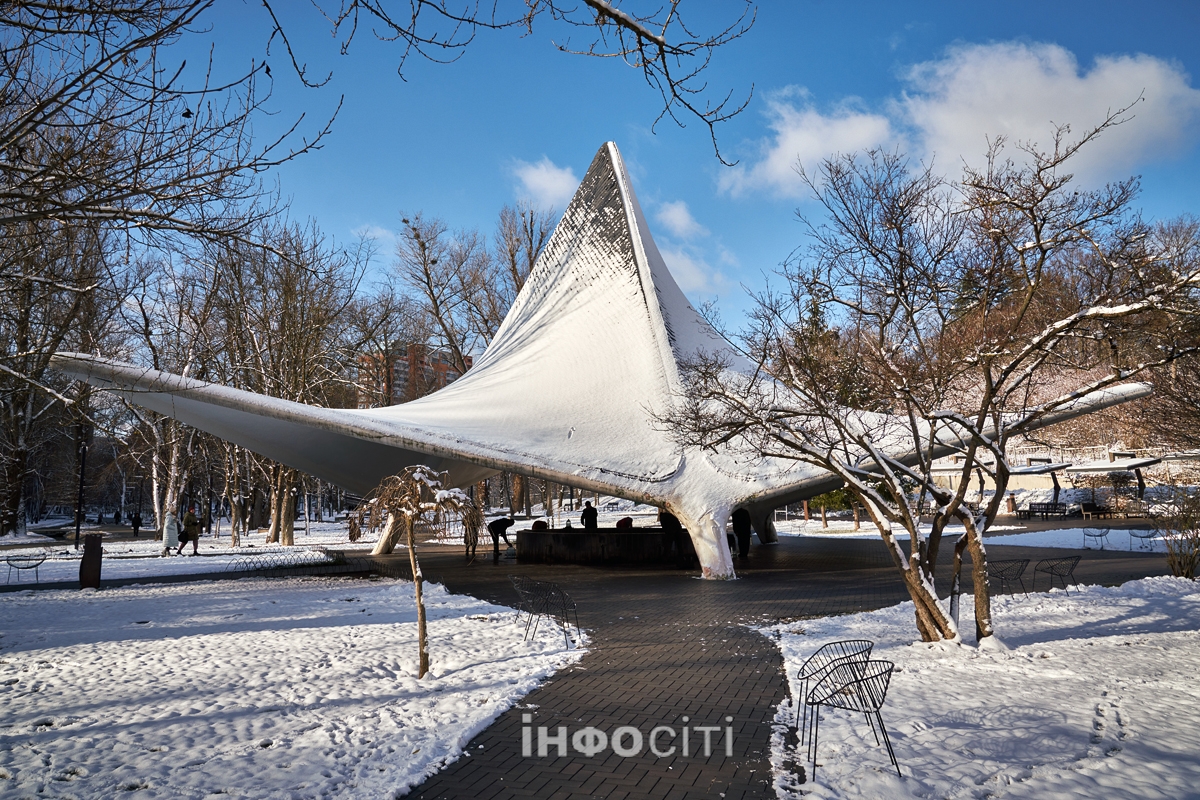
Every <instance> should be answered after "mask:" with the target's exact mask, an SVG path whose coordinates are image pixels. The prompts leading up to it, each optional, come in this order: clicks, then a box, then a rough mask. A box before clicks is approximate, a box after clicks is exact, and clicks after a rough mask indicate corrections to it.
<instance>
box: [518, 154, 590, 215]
mask: <svg viewBox="0 0 1200 800" xmlns="http://www.w3.org/2000/svg"><path fill="white" fill-rule="evenodd" d="M512 172H513V175H515V176H516V178H517V181H518V182H519V186H518V187H517V195H518V196H519V197H521V198H523V199H527V200H531V201H532V202H533V203H534V204H536V205H538V206H540V207H541V208H556V209H559V210H561V209H563V208H564V207H565V206H566V204H567V203H568V202H569V201H570V199H571V196H572V195H574V194H575V190H576V189H577V188H578V187H579V178H577V177H575V172H574V171H573V170H572V169H571V168H570V167H560V166H558V165H557V164H555V163H554V162H553V161H551V160H550V159H549V158H547V157H546V156H542V159H541V160H540V161H538V162H537V163H536V164H531V163H529V162H528V161H521V160H520V159H517V160H515V161H514V162H513V167H512Z"/></svg>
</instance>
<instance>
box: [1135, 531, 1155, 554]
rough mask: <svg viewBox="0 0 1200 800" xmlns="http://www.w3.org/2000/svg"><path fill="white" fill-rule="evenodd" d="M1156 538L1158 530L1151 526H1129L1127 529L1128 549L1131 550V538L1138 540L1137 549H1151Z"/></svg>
mask: <svg viewBox="0 0 1200 800" xmlns="http://www.w3.org/2000/svg"><path fill="white" fill-rule="evenodd" d="M1157 538H1158V531H1156V530H1154V529H1153V528H1130V529H1129V549H1130V551H1132V550H1133V540H1134V539H1137V540H1138V550H1153V549H1154V540H1155V539H1157Z"/></svg>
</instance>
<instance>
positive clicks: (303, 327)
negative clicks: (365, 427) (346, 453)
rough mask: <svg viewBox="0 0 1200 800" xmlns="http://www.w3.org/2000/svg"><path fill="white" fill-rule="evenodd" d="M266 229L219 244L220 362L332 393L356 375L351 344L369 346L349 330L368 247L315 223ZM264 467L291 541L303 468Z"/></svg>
mask: <svg viewBox="0 0 1200 800" xmlns="http://www.w3.org/2000/svg"><path fill="white" fill-rule="evenodd" d="M259 237H260V242H259V243H258V244H257V245H252V244H247V243H245V242H240V241H239V242H229V243H226V244H225V245H224V246H222V247H220V248H217V249H214V250H213V252H212V253H210V254H209V258H210V260H211V263H212V265H213V269H214V270H215V271H216V273H217V274H218V275H219V276H220V278H219V282H220V291H219V292H218V293H217V296H216V298H217V299H216V302H217V303H218V306H219V308H218V311H217V312H216V313H217V317H218V320H217V322H216V326H215V327H216V328H217V329H218V330H219V331H220V337H219V341H220V352H219V353H216V352H214V354H213V355H214V365H217V364H219V365H220V367H219V368H220V370H221V378H222V380H224V381H226V382H229V383H231V384H233V385H235V386H237V387H239V388H244V389H249V390H252V391H257V392H261V393H263V394H267V395H270V396H272V397H280V398H283V399H285V400H294V401H296V402H306V403H323V402H326V401H327V400H328V395H329V393H330V392H331V391H333V390H334V389H338V388H341V387H342V386H343V385H344V384H345V383H346V382H347V376H346V374H345V369H344V365H345V363H346V362H347V361H348V360H349V357H348V353H349V352H356V351H357V350H358V348H359V343H358V342H348V341H347V340H346V337H345V332H346V330H347V329H348V328H349V319H348V318H349V314H348V312H349V310H350V309H351V308H352V306H353V304H354V297H355V293H356V291H357V289H358V285H359V282H360V280H361V278H362V274H363V270H364V268H365V255H364V252H363V251H362V250H351V251H349V252H347V251H344V250H340V249H338V248H336V247H334V246H332V245H331V244H330V243H329V242H328V241H327V240H326V239H325V237H324V236H323V235H322V234H321V232H320V231H319V229H317V227H316V226H315V225H313V224H310V225H308V226H300V225H296V224H291V223H277V224H273V225H270V226H267V227H264V228H263V229H262V230H261V232H260V233H259ZM216 356H219V358H218V357H216ZM214 368H216V367H215V366H214ZM261 467H262V470H264V471H265V472H266V473H269V483H270V494H271V530H270V534H269V535H268V538H269V540H271V541H280V542H281V543H283V544H284V545H290V544H292V542H293V538H292V536H293V524H294V521H295V515H294V508H295V507H294V499H295V494H294V490H295V487H296V483H297V479H298V475H297V473H296V471H295V470H293V469H291V468H290V467H285V466H283V465H281V464H273V463H270V462H262V464H261ZM264 477H266V476H264Z"/></svg>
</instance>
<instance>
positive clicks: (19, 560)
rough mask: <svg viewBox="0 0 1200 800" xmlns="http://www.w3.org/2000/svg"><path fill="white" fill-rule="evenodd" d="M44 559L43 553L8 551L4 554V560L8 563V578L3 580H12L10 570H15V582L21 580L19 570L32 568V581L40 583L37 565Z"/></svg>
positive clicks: (6, 581)
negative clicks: (7, 553) (8, 552)
mask: <svg viewBox="0 0 1200 800" xmlns="http://www.w3.org/2000/svg"><path fill="white" fill-rule="evenodd" d="M45 560H46V554H45V553H34V554H28V553H10V554H9V555H7V556H5V558H4V561H5V563H6V564H8V578H7V579H6V580H5V581H4V582H5V583H8V582H9V581H11V580H12V572H13V570H14V569H15V570H16V571H17V583H20V582H21V572H23V571H24V570H27V569H31V570H33V582H34V583H40V582H41V581H40V580H39V576H38V567H40V566H41V565H42V563H43V562H45Z"/></svg>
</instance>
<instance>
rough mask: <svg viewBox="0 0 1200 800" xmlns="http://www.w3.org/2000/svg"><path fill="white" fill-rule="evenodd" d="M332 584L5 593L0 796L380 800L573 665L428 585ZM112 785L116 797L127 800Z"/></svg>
mask: <svg viewBox="0 0 1200 800" xmlns="http://www.w3.org/2000/svg"><path fill="white" fill-rule="evenodd" d="M425 592H426V594H425V597H426V603H427V608H428V612H429V635H430V655H431V664H432V673H431V675H429V676H427V677H426V678H425V679H424V680H421V681H418V680H417V679H416V658H417V645H416V611H415V606H414V603H413V599H412V585H411V584H409V583H407V582H396V581H386V582H385V581H378V582H367V581H352V580H332V579H315V578H314V579H290V580H272V581H267V580H242V581H231V582H213V583H191V584H183V585H172V586H130V587H124V588H118V589H109V590H105V591H102V592H92V591H87V592H82V593H81V592H77V591H69V592H68V591H61V592H56V591H39V592H20V593H15V594H5V595H0V698H2V699H0V703H2V705H3V708H4V714H3V718H2V720H0V765H2V767H0V796H4V797H10V796H14V797H16V796H21V797H24V796H27V795H35V794H36V795H39V796H43V795H44V796H49V797H66V796H74V797H95V798H99V797H113V796H118V795H122V794H124V791H133V790H141V791H139V793H138V794H137V795H136V796H137V797H146V798H152V797H161V798H167V797H170V798H176V797H204V796H206V795H209V794H212V793H222V794H224V795H227V796H231V797H254V798H285V797H286V798H291V797H317V796H320V797H348V798H360V797H372V798H384V797H392V796H394V795H395V794H396V793H397V792H402V791H405V790H407V789H408V788H410V787H411V786H413V785H415V784H417V783H419V782H420V781H421V780H423V779H424V778H425V777H427V776H428V775H430V774H432V773H433V772H435V771H437V770H438V769H440V768H442V767H443V766H444V765H445V764H447V763H449V762H451V761H454V760H455V759H457V758H459V757H460V756H461V755H462V754H463V747H464V746H465V745H466V743H467V742H468V741H469V740H470V738H471V737H472V736H474V735H475V734H476V733H477V732H478V731H480V730H482V729H483V728H485V727H486V726H487V725H488V724H490V723H491V721H492V720H494V719H495V718H496V717H497V716H498V715H499V714H500V713H501V712H503V711H504V710H505V709H507V708H509V707H510V706H511V705H512V704H513V703H515V702H517V701H518V700H519V699H520V698H521V697H523V696H524V695H525V694H527V693H528V692H529V691H531V690H532V689H534V688H535V687H536V686H537V685H538V684H539V683H540V682H541V681H542V680H543V679H545V678H546V677H547V676H549V675H550V674H552V673H553V672H554V671H555V670H557V669H560V668H562V667H563V666H565V665H567V664H570V663H572V662H574V661H575V660H577V659H578V658H579V657H580V655H581V652H580V651H579V650H578V649H575V648H573V649H571V650H570V651H565V650H564V645H563V636H562V632H561V631H560V630H557V629H555V628H554V627H553V626H542V630H541V631H539V634H538V637H537V639H536V640H531V641H530V642H523V641H522V633H523V630H524V626H523V625H522V626H516V625H513V624H512V619H513V612H512V610H511V609H509V608H505V607H503V606H495V605H491V604H488V603H485V602H482V601H479V600H476V599H474V598H470V597H464V596H460V595H453V594H449V593H447V592H446V591H445V590H444V589H443V588H442V587H441V586H438V585H431V584H427V585H426V590H425ZM122 790H124V791H122Z"/></svg>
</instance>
